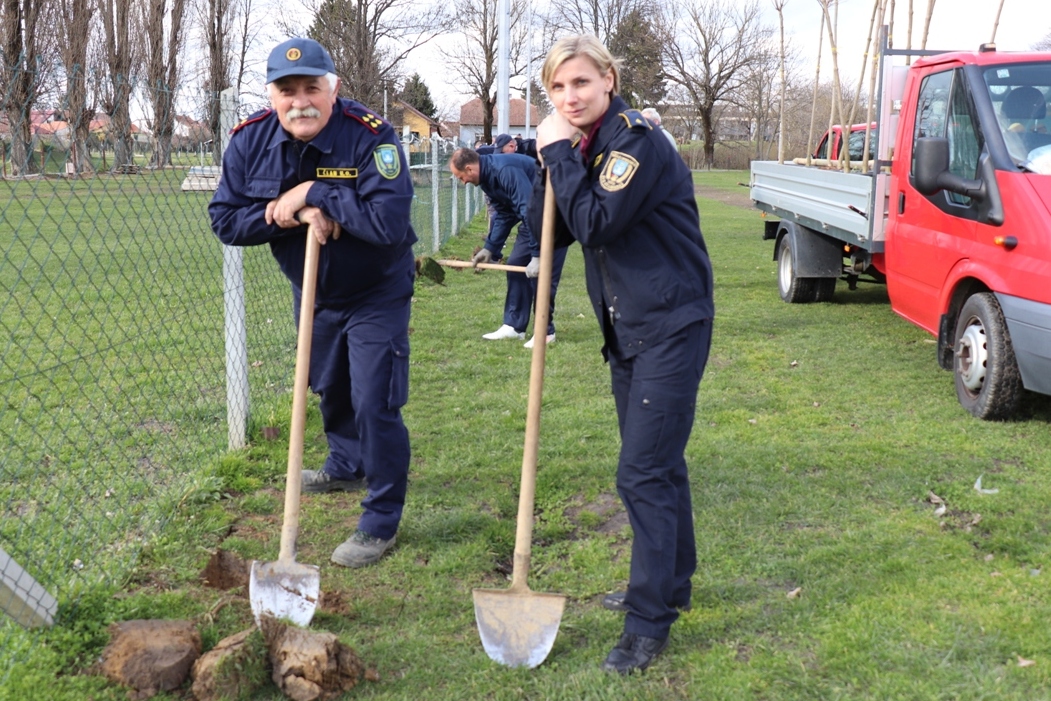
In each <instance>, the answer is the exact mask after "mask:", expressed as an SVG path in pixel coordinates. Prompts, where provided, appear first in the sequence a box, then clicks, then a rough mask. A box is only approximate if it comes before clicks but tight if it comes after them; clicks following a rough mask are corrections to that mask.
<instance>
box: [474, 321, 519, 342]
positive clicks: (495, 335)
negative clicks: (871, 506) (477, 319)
mask: <svg viewBox="0 0 1051 701" xmlns="http://www.w3.org/2000/svg"><path fill="white" fill-rule="evenodd" d="M482 338H484V339H485V340H487V341H501V340H503V339H505V338H517V339H518V340H519V341H521V340H522V339H523V338H525V333H524V332H523V333H518V332H517V331H515V327H513V326H508V325H507V324H504V325H503V326H501V327H500V328H498V329H497V330H496V331H493V332H492V333H483V334H482Z"/></svg>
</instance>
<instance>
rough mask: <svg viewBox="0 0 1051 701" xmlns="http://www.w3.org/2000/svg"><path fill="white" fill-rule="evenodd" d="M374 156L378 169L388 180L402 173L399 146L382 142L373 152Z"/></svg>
mask: <svg viewBox="0 0 1051 701" xmlns="http://www.w3.org/2000/svg"><path fill="white" fill-rule="evenodd" d="M372 158H373V159H374V160H375V161H376V170H378V171H379V172H380V175H382V176H383V177H385V178H386V179H387V180H394V178H396V177H398V174H399V173H401V157H400V156H399V154H398V147H397V146H393V145H391V144H380V145H379V146H377V147H376V150H375V151H373V152H372Z"/></svg>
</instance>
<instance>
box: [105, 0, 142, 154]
mask: <svg viewBox="0 0 1051 701" xmlns="http://www.w3.org/2000/svg"><path fill="white" fill-rule="evenodd" d="M99 9H100V14H101V17H102V29H103V42H104V61H105V63H106V69H107V72H108V73H109V76H108V78H109V83H108V85H107V90H106V92H105V94H104V95H103V109H104V110H105V111H106V113H107V114H109V116H110V137H111V138H112V139H113V170H115V171H116V170H120V169H123V168H125V167H127V166H129V165H131V164H132V162H133V152H132V140H131V139H132V135H131V93H132V88H133V81H134V75H133V72H132V71H133V66H134V65H135V58H136V56H135V52H134V49H133V46H132V41H131V19H132V0H99Z"/></svg>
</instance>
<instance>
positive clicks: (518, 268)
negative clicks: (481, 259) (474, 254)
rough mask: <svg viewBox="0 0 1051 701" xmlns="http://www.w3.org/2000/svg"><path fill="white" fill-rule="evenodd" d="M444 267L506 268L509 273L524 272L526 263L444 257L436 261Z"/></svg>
mask: <svg viewBox="0 0 1051 701" xmlns="http://www.w3.org/2000/svg"><path fill="white" fill-rule="evenodd" d="M434 262H435V263H437V264H438V265H440V266H442V267H444V268H479V269H480V270H506V271H507V272H509V273H524V272H525V271H526V269H525V266H524V265H504V264H503V263H479V264H478V265H475V264H474V263H472V262H471V261H469V260H448V259H446V258H442V259H441V260H436V261H434Z"/></svg>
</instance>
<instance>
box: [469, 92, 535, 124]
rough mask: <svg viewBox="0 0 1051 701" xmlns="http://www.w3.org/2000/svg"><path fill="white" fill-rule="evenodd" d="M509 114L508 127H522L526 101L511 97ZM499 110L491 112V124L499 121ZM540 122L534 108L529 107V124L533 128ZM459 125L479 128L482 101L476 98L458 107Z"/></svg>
mask: <svg viewBox="0 0 1051 701" xmlns="http://www.w3.org/2000/svg"><path fill="white" fill-rule="evenodd" d="M510 112H511V114H510V115H508V116H509V119H508V121H507V123H508V126H509V127H512V128H513V127H524V126H525V115H526V101H525V100H523V99H521V98H517V97H513V98H511V100H510ZM499 115H500V110H499V109H494V110H493V123H494V124H495V123H496V122H497V121H499ZM539 121H540V119H539V117H538V116H537V111H536V107H535V106H533V105H530V106H529V124H530V125H533V126H535V125H536V124H537V123H538V122H539ZM460 124H463V125H465V126H481V124H482V101H481V100H480V99H478V98H477V97H476V98H474V99H473V100H471V101H470V102H467V103H465V104H463V105H461V106H460Z"/></svg>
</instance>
